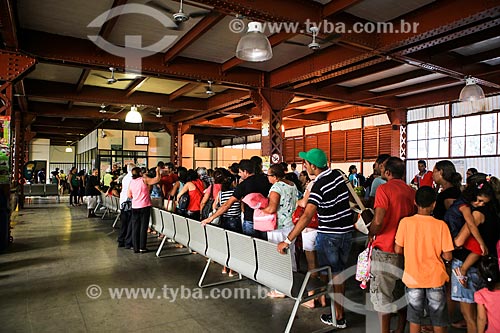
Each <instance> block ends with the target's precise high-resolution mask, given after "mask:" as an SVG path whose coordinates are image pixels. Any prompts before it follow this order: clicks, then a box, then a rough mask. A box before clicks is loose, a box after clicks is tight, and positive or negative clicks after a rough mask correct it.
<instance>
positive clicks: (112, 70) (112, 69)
mask: <svg viewBox="0 0 500 333" xmlns="http://www.w3.org/2000/svg"><path fill="white" fill-rule="evenodd" d="M109 70H110V71H111V77H106V76H104V75H101V74H97V73H92V75H94V76H98V77H100V78H103V79H104V80H106V81H107V83H108V84H113V83H115V82H118V81H134V80H135V78H133V79H117V78H115V70H116V68H114V67H109Z"/></svg>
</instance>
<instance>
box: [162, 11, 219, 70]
mask: <svg viewBox="0 0 500 333" xmlns="http://www.w3.org/2000/svg"><path fill="white" fill-rule="evenodd" d="M225 16H226V15H225V14H221V13H218V12H210V13H209V14H208V15H207V16H205V17H204V18H203V19H201V21H199V22H198V23H197V24H196V25H195V26H194V27H193V28H191V29H190V30H189V31H188V32H187V33H186V34H184V35H183V36H182V38H181V39H180V40H178V41H176V42H175V44H174V45H173V46H172V47H171V48H170V49H168V51H167V52H165V55H164V56H163V61H164V63H165V64H168V63H170V62H171V61H172V60H174V58H175V57H177V56H178V55H179V54H180V53H181V52H182V51H184V50H185V49H186V48H187V47H188V46H189V45H190V44H192V43H194V42H195V41H196V40H197V39H199V38H200V37H201V36H203V35H204V34H205V33H206V32H207V31H208V30H210V29H211V28H212V27H214V26H215V25H216V24H217V23H219V22H220V21H221V20H222V19H223V18H224V17H225Z"/></svg>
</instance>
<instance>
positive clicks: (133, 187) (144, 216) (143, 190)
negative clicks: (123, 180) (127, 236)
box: [128, 167, 161, 253]
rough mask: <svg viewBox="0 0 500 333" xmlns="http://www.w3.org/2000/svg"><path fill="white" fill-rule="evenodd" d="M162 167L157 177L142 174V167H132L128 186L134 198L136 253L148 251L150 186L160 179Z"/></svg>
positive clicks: (133, 228) (133, 219)
mask: <svg viewBox="0 0 500 333" xmlns="http://www.w3.org/2000/svg"><path fill="white" fill-rule="evenodd" d="M160 178H161V175H160V167H157V168H156V177H154V178H148V177H147V176H146V175H145V174H144V175H142V174H141V168H139V167H135V168H133V169H132V180H131V181H130V185H129V187H128V197H129V198H130V199H132V220H131V221H132V244H133V246H134V252H135V253H139V252H140V253H145V252H148V250H147V249H146V242H147V235H148V224H149V216H150V215H151V197H150V195H149V190H150V188H149V187H150V186H151V185H154V184H156V183H158V182H159V181H160Z"/></svg>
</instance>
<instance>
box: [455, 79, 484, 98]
mask: <svg viewBox="0 0 500 333" xmlns="http://www.w3.org/2000/svg"><path fill="white" fill-rule="evenodd" d="M483 98H484V91H483V89H482V88H481V87H480V86H479V85H478V84H477V83H476V80H475V79H474V78H472V77H470V76H468V77H466V78H465V87H463V88H462V91H460V101H462V102H474V101H477V100H480V99H483Z"/></svg>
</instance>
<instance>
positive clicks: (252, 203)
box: [241, 193, 277, 231]
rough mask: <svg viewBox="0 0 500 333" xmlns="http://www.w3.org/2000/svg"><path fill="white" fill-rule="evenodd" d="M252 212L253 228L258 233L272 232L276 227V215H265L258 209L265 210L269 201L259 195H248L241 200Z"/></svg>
mask: <svg viewBox="0 0 500 333" xmlns="http://www.w3.org/2000/svg"><path fill="white" fill-rule="evenodd" d="M241 201H243V202H244V203H246V204H247V205H248V206H249V207H250V208H252V209H253V210H254V211H253V228H254V229H255V230H259V231H272V230H275V229H276V227H277V221H276V214H266V213H264V212H262V211H261V210H260V209H259V208H266V207H267V205H268V204H269V199H268V198H266V197H265V196H263V195H262V194H260V193H249V194H247V195H246V196H245V197H244V198H243V199H241Z"/></svg>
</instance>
